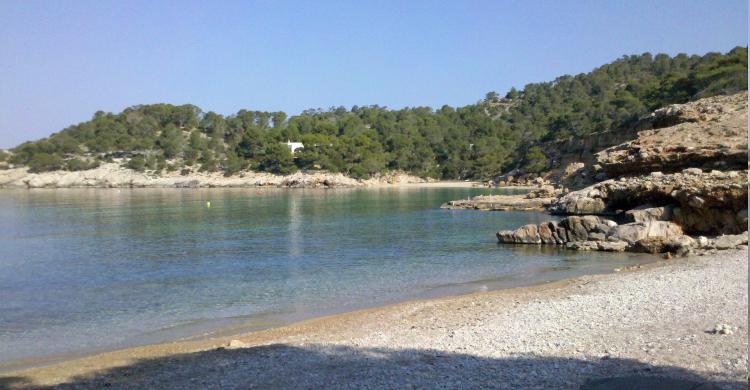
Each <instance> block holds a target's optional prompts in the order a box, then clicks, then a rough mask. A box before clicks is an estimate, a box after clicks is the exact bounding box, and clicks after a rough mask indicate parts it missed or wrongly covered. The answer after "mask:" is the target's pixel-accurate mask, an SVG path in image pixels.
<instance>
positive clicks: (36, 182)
mask: <svg viewBox="0 0 750 390" xmlns="http://www.w3.org/2000/svg"><path fill="white" fill-rule="evenodd" d="M427 181H429V180H427V179H422V178H418V177H415V176H410V175H407V174H404V173H401V172H392V173H389V174H384V175H380V176H377V177H374V178H372V179H368V180H357V179H353V178H350V177H347V176H345V175H343V174H340V173H330V172H297V173H294V174H291V175H286V176H282V175H274V174H271V173H265V172H252V171H245V172H240V173H238V174H237V175H233V176H229V177H226V176H224V175H223V174H221V173H207V172H191V173H189V174H187V175H182V174H180V173H179V172H163V173H160V174H156V173H153V172H137V171H134V170H132V169H127V168H123V167H122V166H121V165H120V164H118V163H107V164H102V165H100V166H99V167H97V168H95V169H90V170H85V171H75V172H69V171H53V172H43V173H30V172H29V171H28V170H27V169H26V168H13V169H6V170H0V188H81V187H96V188H148V187H158V188H164V187H175V188H199V187H305V188H308V187H325V188H329V187H367V186H379V185H392V184H394V185H395V184H408V183H424V182H427Z"/></svg>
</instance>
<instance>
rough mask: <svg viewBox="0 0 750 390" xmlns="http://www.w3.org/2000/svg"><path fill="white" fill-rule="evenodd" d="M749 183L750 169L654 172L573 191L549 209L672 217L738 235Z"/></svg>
mask: <svg viewBox="0 0 750 390" xmlns="http://www.w3.org/2000/svg"><path fill="white" fill-rule="evenodd" d="M747 186H748V176H747V171H729V172H721V171H711V172H703V171H701V170H700V169H698V168H689V169H686V170H684V171H683V172H681V173H674V174H662V173H661V172H653V173H651V174H650V175H647V176H639V177H623V178H620V179H616V180H615V179H612V180H606V181H603V182H601V183H597V184H595V185H593V186H590V187H587V188H584V189H583V190H579V191H575V192H571V193H569V194H567V195H565V196H562V197H561V198H559V199H558V200H556V201H555V202H553V204H552V205H550V211H551V212H552V213H555V214H574V215H575V214H596V215H610V216H618V215H621V216H622V217H624V218H625V219H624V220H626V221H627V220H631V221H638V220H654V219H656V220H669V221H673V222H675V223H677V224H679V225H680V226H682V227H683V229H685V230H686V231H688V232H690V233H694V234H721V233H724V234H736V233H740V232H743V231H745V230H747V197H748V192H747V190H748V187H747ZM644 205H655V206H654V207H650V206H644ZM662 207H663V208H662ZM649 209H656V210H649ZM628 210H631V211H628ZM615 219H617V218H615Z"/></svg>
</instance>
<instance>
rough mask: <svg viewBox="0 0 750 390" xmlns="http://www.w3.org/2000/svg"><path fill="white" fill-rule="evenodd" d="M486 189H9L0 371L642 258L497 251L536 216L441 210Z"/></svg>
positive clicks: (1, 248)
mask: <svg viewBox="0 0 750 390" xmlns="http://www.w3.org/2000/svg"><path fill="white" fill-rule="evenodd" d="M492 191H493V190H488V189H468V188H442V189H440V188H423V189H416V188H406V189H403V188H402V189H387V188H386V189H337V190H302V189H295V190H282V189H189V190H187V189H184V190H180V189H153V190H152V189H137V190H117V189H98V190H96V189H90V190H38V191H11V190H7V191H2V192H1V195H0V297H2V299H0V313H1V314H0V364H3V363H8V362H10V361H17V360H20V359H25V358H40V357H48V356H52V355H57V354H68V353H78V352H91V351H97V350H101V349H111V348H117V347H122V346H129V345H137V344H145V343H152V342H158V341H163V340H167V339H173V338H177V337H186V336H191V335H195V334H199V333H203V332H206V331H210V330H213V329H216V328H217V327H222V326H229V325H238V323H239V322H251V324H254V325H251V327H253V326H257V327H263V326H272V325H278V324H280V323H283V322H285V321H290V320H294V319H300V318H306V317H310V316H315V315H320V314H330V313H334V312H341V311H346V310H351V309H356V308H361V307H365V306H373V305H380V304H386V303H391V302H396V301H400V300H405V299H412V298H419V297H427V296H434V295H441V294H450V293H461V292H469V291H478V290H482V289H489V288H501V287H513V286H519V285H528V284H533V283H538V282H543V281H546V280H554V279H560V278H565V277H569V276H575V275H579V274H583V273H595V272H608V271H611V269H612V268H614V267H619V266H622V265H624V264H631V263H634V262H638V261H643V259H642V258H637V257H633V256H632V255H627V254H606V253H585V252H570V251H565V250H560V249H556V248H553V247H539V246H533V245H531V246H522V245H518V246H516V245H498V244H497V243H496V239H495V237H494V233H495V231H497V230H499V229H509V228H515V227H517V226H520V225H523V224H527V223H538V222H541V221H543V220H546V219H550V218H551V217H550V216H548V215H545V214H542V213H529V212H478V211H466V210H441V209H439V205H440V204H441V203H443V202H445V201H448V200H453V199H460V198H466V197H468V196H473V195H478V194H485V193H490V192H492ZM495 191H496V190H495ZM207 201H210V202H211V207H210V208H209V207H206V202H207Z"/></svg>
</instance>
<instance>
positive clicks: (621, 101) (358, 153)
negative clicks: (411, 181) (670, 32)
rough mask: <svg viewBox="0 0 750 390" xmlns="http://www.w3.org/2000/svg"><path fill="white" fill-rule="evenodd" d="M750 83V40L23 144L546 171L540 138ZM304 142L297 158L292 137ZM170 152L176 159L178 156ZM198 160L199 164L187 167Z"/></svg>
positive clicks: (39, 153)
mask: <svg viewBox="0 0 750 390" xmlns="http://www.w3.org/2000/svg"><path fill="white" fill-rule="evenodd" d="M746 89H747V48H744V47H737V48H735V49H733V50H732V51H730V52H728V53H726V54H720V53H708V54H706V55H704V56H696V55H694V56H688V55H685V54H679V55H677V56H674V57H670V56H668V55H666V54H657V55H656V56H653V55H651V54H650V53H645V54H642V55H631V56H623V57H622V58H620V59H618V60H616V61H614V62H612V63H609V64H606V65H604V66H601V67H599V68H597V69H594V70H593V71H591V72H589V73H585V74H584V73H582V74H579V75H576V76H569V75H565V76H561V77H558V78H557V79H555V80H554V81H550V82H543V83H533V84H528V85H526V86H525V87H524V88H523V89H520V90H517V89H515V88H512V89H511V90H510V91H508V92H507V93H506V94H505V95H504V97H500V96H501V95H499V94H498V93H497V92H489V93H487V94H486V95H485V98H484V99H482V100H480V101H479V102H477V103H475V104H470V105H467V106H464V107H455V108H454V107H450V106H443V107H440V108H439V109H432V108H429V107H408V108H403V109H399V110H390V109H387V108H385V107H380V106H377V105H373V106H363V107H358V106H354V107H352V108H351V109H346V108H344V107H331V108H330V109H328V110H321V109H315V110H306V111H304V112H303V113H301V114H300V115H296V116H291V117H288V116H287V114H285V113H284V112H265V111H248V110H240V111H239V112H237V113H236V114H233V115H229V116H226V117H225V116H222V115H220V114H217V113H214V112H206V113H204V112H203V111H202V110H201V109H200V108H198V107H196V106H193V105H181V106H175V105H171V104H152V105H139V106H133V107H130V108H127V109H125V110H124V111H122V112H121V113H119V114H112V113H105V112H101V111H99V112H96V113H95V114H94V116H93V118H92V119H91V120H89V121H86V122H83V123H80V124H78V125H74V126H70V127H68V128H66V129H64V130H62V131H60V132H58V133H55V134H52V135H51V136H49V137H47V138H45V139H42V140H38V141H34V142H26V143H23V144H21V145H19V146H17V147H16V148H15V149H13V150H12V152H13V155H12V156H11V157H10V162H12V163H14V164H21V165H27V166H29V168H30V169H31V170H33V171H37V172H40V171H46V170H57V169H68V170H80V169H88V168H91V167H94V166H96V165H97V164H98V161H108V160H110V159H111V158H112V157H119V156H125V157H126V158H128V162H127V163H126V164H125V165H126V166H128V167H131V168H133V169H137V170H144V169H152V170H157V171H158V170H161V169H172V170H176V169H178V168H183V171H184V170H185V169H188V171H189V170H190V169H193V168H194V169H200V170H203V171H218V170H222V171H224V173H225V174H227V175H231V174H234V173H236V172H238V171H240V170H242V169H246V168H249V169H252V170H259V171H269V172H274V173H280V174H287V173H291V172H294V171H296V170H298V169H325V170H329V171H334V172H343V173H345V174H347V175H350V176H353V177H358V178H364V177H368V176H371V175H373V174H377V173H379V172H383V171H386V170H403V171H406V172H410V173H413V174H416V175H420V176H430V177H436V178H444V179H464V178H477V179H479V178H487V177H491V176H494V175H497V174H498V173H500V172H502V171H503V170H505V169H508V168H509V167H516V166H523V167H525V168H526V169H527V170H528V171H530V172H541V171H543V170H544V169H545V168H546V165H547V164H548V161H547V159H546V157H545V156H544V155H543V154H542V153H541V150H540V148H539V147H538V145H539V144H540V143H541V142H547V141H555V140H565V139H569V138H571V137H586V136H588V135H589V134H592V133H595V132H600V131H617V130H618V129H623V128H626V127H627V126H629V125H631V124H632V123H633V122H634V121H636V120H637V119H638V118H639V117H641V116H642V115H644V114H646V113H648V112H649V111H651V110H653V109H655V108H659V107H662V106H664V105H667V104H673V103H682V102H686V101H689V100H694V99H698V98H703V97H708V96H713V95H718V94H727V93H733V92H737V91H741V90H746ZM287 140H292V141H297V142H302V143H304V145H305V147H304V149H301V150H299V151H297V152H296V153H295V154H294V155H292V154H291V153H290V152H289V150H288V149H287V148H286V147H285V146H283V145H281V143H283V142H286V141H287ZM167 160H169V161H170V163H169V164H167ZM187 167H192V168H187Z"/></svg>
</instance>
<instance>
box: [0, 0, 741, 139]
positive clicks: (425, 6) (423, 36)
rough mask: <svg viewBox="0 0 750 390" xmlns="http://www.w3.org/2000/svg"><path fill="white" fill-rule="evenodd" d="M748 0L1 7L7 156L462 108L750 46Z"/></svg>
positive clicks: (10, 0)
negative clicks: (244, 116) (297, 119)
mask: <svg viewBox="0 0 750 390" xmlns="http://www.w3.org/2000/svg"><path fill="white" fill-rule="evenodd" d="M747 12H748V11H747V1H746V0H713V1H689V0H678V1H658V0H643V1H614V0H612V1H604V0H602V1H598V0H597V1H552V0H550V1H474V0H472V1H452V2H439V1H371V2H366V1H336V2H333V1H296V2H292V1H271V0H264V1H237V2H232V1H217V2H209V1H194V2H191V1H161V2H157V1H107V0H104V1H53V0H45V1H27V0H20V1H15V0H2V1H0V20H2V22H1V23H0V147H9V146H15V145H17V144H18V143H20V142H22V141H25V140H29V139H36V138H40V137H43V136H46V135H49V134H50V133H52V132H55V131H59V130H61V129H62V128H64V127H66V126H68V125H71V124H75V123H78V122H81V121H85V120H88V119H90V118H91V116H92V114H93V113H94V112H95V111H97V110H105V111H112V112H119V111H120V110H122V109H123V108H125V107H128V106H131V105H135V104H142V103H157V102H167V103H174V104H183V103H192V104H196V105H198V106H200V107H201V108H203V109H204V110H205V111H209V110H213V111H216V112H219V113H222V114H231V113H234V112H236V111H238V110H239V109H241V108H247V109H256V110H269V111H271V110H283V111H286V112H287V113H289V114H297V113H299V112H300V111H302V110H304V109H306V108H317V107H322V108H328V107H330V106H338V105H343V106H346V107H351V106H352V105H355V104H357V105H368V104H379V105H385V106H388V107H391V108H401V107H404V106H424V105H428V106H432V107H439V106H442V105H443V104H449V105H452V106H458V105H465V104H468V103H472V102H475V101H477V100H479V99H480V98H482V97H483V96H484V94H485V93H486V92H488V91H492V90H495V91H498V92H499V93H501V94H502V93H505V92H506V91H507V90H508V89H509V88H510V87H512V86H515V87H518V88H522V87H523V86H524V85H525V84H527V83H530V82H537V81H548V80H551V79H553V78H555V77H556V76H559V75H563V74H576V73H580V72H587V71H590V70H591V69H593V68H594V67H596V66H599V65H601V64H604V63H607V62H610V61H612V60H614V59H616V58H618V57H620V56H621V55H623V54H640V53H643V52H647V51H648V52H651V53H653V54H656V53H660V52H663V53H668V54H671V55H674V54H677V53H680V52H685V53H688V54H704V53H706V52H709V51H721V52H726V51H728V50H730V49H732V48H733V47H734V46H737V45H742V46H746V45H747V39H748V30H747V17H748V13H747Z"/></svg>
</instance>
